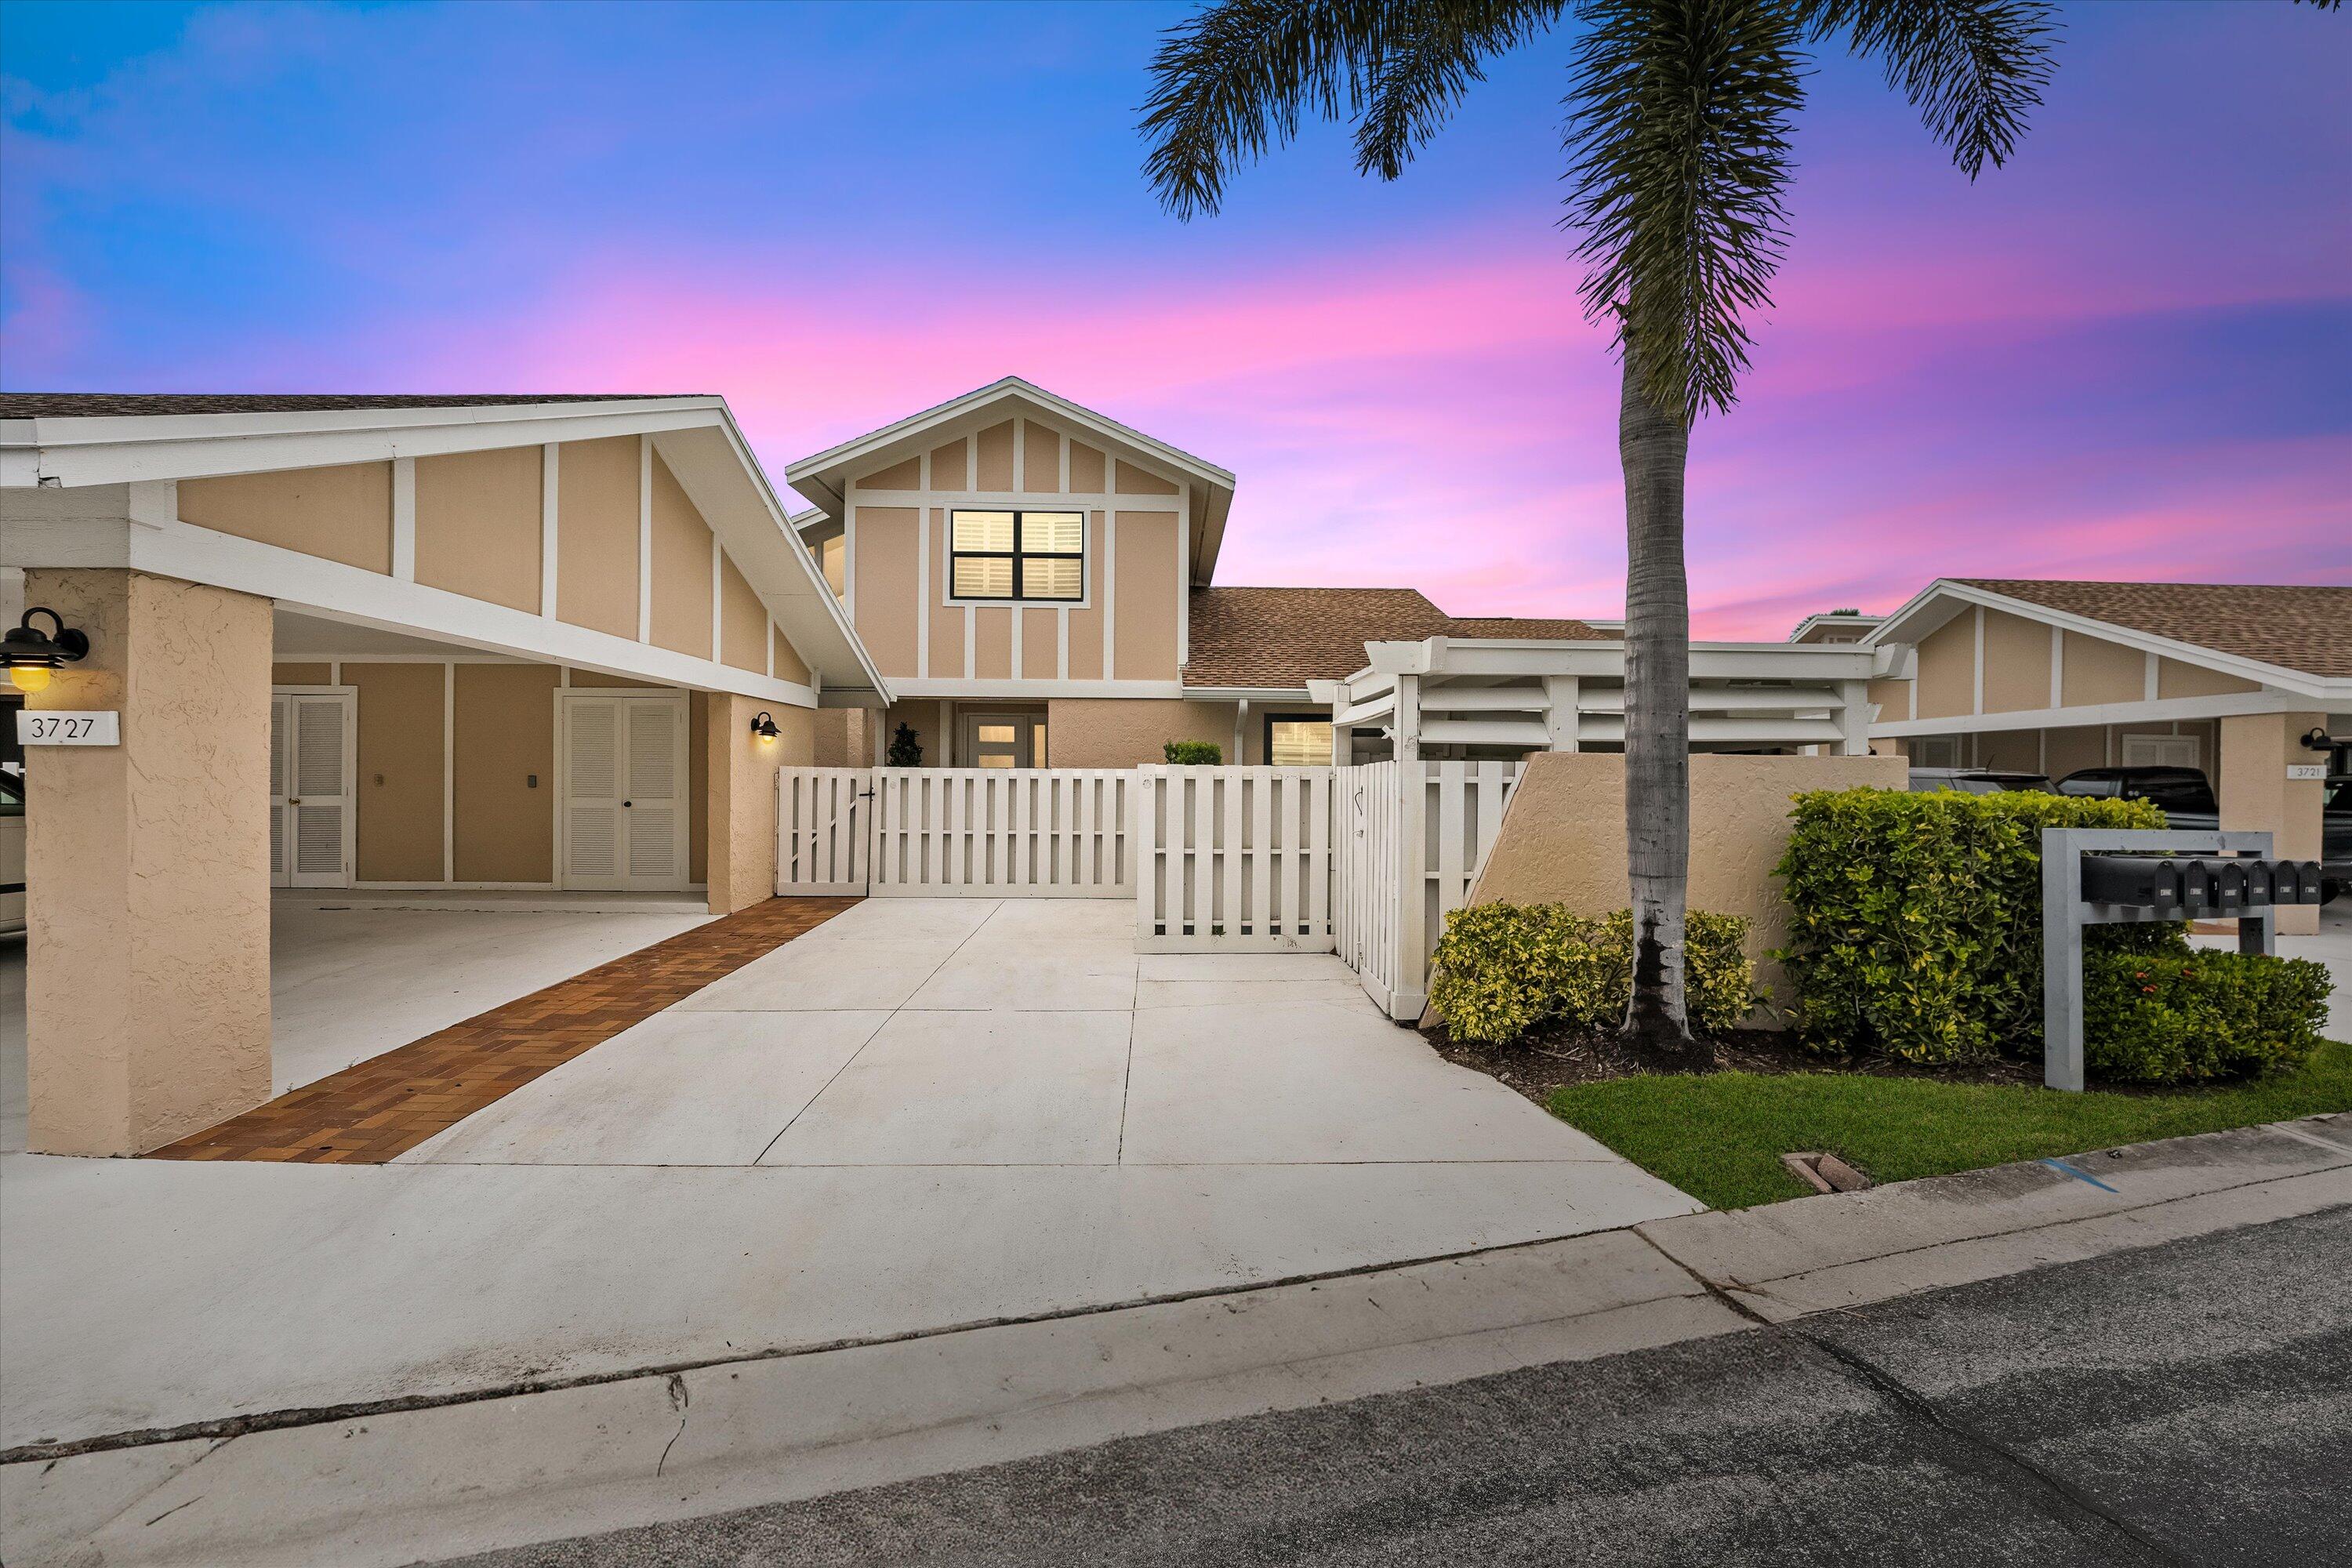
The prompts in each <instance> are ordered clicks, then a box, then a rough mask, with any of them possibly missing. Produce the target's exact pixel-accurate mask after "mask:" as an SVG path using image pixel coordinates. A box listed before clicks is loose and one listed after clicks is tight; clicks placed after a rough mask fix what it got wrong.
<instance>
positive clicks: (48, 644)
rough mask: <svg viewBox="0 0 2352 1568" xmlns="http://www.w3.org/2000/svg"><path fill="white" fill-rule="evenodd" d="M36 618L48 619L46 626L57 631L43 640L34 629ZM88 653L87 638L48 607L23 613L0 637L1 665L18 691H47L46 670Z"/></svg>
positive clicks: (35, 607) (37, 606)
mask: <svg viewBox="0 0 2352 1568" xmlns="http://www.w3.org/2000/svg"><path fill="white" fill-rule="evenodd" d="M34 616H48V617H49V625H50V626H54V627H56V628H57V629H56V630H55V631H54V632H52V633H50V634H49V635H47V636H46V637H44V636H43V635H42V634H41V633H40V632H39V631H37V630H36V629H35V628H34V626H33V617H34ZM88 652H89V635H88V634H87V633H84V632H79V631H76V630H75V629H74V628H73V627H71V626H67V625H66V623H65V617H64V616H60V615H58V613H57V612H56V611H55V610H52V609H50V608H49V607H48V606H47V605H34V606H33V607H32V608H31V609H29V610H26V612H25V613H24V615H23V616H20V617H18V619H17V621H16V626H15V627H14V628H13V629H12V630H11V631H10V632H9V633H8V635H7V636H6V637H0V666H5V667H6V668H7V671H8V679H9V680H10V681H11V682H12V683H13V684H14V685H15V686H16V689H17V690H19V691H44V690H47V689H48V684H49V671H51V670H53V669H55V668H58V666H59V665H61V664H68V663H71V662H73V661H74V660H76V659H79V658H81V657H82V656H83V655H84V654H87V653H88Z"/></svg>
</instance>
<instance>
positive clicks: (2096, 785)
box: [2058, 767, 2221, 832]
mask: <svg viewBox="0 0 2352 1568" xmlns="http://www.w3.org/2000/svg"><path fill="white" fill-rule="evenodd" d="M2058 793H2059V794H2060V795H2097V796H2101V797H2103V798H2105V799H2107V800H2144V801H2147V802H2148V803H2149V804H2151V805H2159V806H2162V807H2163V808H2164V816H2165V820H2166V821H2168V822H2169V823H2170V824H2171V825H2172V826H2175V827H2179V828H2187V829H2192V830H2195V831H2199V832H2205V831H2210V830H2211V829H2214V828H2218V827H2220V826H2221V805H2220V803H2219V802H2217V801H2216V800H2214V798H2213V784H2212V781H2211V780H2210V779H2208V778H2207V777H2206V776H2205V773H2204V770H2203V769H2201V768H2153V767H2151V768H2077V769H2075V770H2074V772H2073V773H2068V774H2067V775H2066V776H2065V777H2064V778H2063V779H2060V780H2059V781H2058Z"/></svg>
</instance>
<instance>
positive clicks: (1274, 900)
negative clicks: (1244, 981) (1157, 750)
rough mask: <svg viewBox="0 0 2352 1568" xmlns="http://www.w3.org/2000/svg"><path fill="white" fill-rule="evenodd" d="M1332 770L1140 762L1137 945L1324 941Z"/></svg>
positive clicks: (1177, 948)
mask: <svg viewBox="0 0 2352 1568" xmlns="http://www.w3.org/2000/svg"><path fill="white" fill-rule="evenodd" d="M1331 773H1332V770H1331V769H1329V768H1328V767H1320V768H1275V767H1141V768H1138V769H1137V770H1136V790H1137V795H1136V800H1135V813H1136V816H1135V827H1136V854H1135V864H1136V879H1135V933H1136V935H1135V940H1136V945H1137V947H1138V948H1139V949H1140V950H1141V951H1143V952H1202V951H1215V952H1246V951H1255V952H1282V951H1293V952H1297V951H1304V952H1329V951H1331Z"/></svg>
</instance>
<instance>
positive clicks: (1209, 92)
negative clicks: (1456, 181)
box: [1141, 0, 1572, 218]
mask: <svg viewBox="0 0 2352 1568" xmlns="http://www.w3.org/2000/svg"><path fill="white" fill-rule="evenodd" d="M1570 4H1572V0H1219V3H1218V4H1216V5H1210V6H1208V7H1206V8H1204V9H1203V10H1202V11H1201V12H1199V13H1198V14H1197V15H1195V16H1192V17H1190V18H1188V19H1187V20H1185V21H1183V22H1181V23H1179V24H1178V25H1177V26H1173V27H1171V28H1170V29H1169V30H1168V31H1167V33H1166V34H1165V35H1163V36H1162V37H1161V40H1160V50H1159V52H1158V54H1156V55H1155V56H1154V57H1153V58H1152V62H1151V78H1152V89H1151V96H1150V99H1148V100H1146V101H1145V103H1144V108H1143V121H1142V125H1141V129H1142V132H1143V136H1144V141H1145V143H1146V145H1147V146H1148V147H1149V148H1150V153H1149V154H1148V155H1147V156H1146V158H1145V160H1144V173H1145V175H1146V176H1147V177H1148V178H1149V179H1150V183H1151V188H1152V189H1153V191H1155V192H1156V193H1157V194H1158V195H1159V197H1160V204H1161V205H1164V206H1166V207H1167V208H1168V209H1169V210H1170V211H1171V212H1173V213H1174V214H1176V216H1179V217H1182V218H1190V217H1192V216H1194V215H1196V214H1199V213H1204V212H1214V211H1215V210H1216V208H1217V205H1218V204H1219V202H1220V201H1221V200H1222V199H1223V195H1224V185H1225V180H1226V179H1227V177H1228V176H1229V175H1230V174H1232V172H1233V170H1234V167H1235V166H1236V165H1238V164H1242V163H1254V162H1255V161H1256V160H1257V159H1259V158H1262V157H1264V156H1265V153H1267V151H1268V150H1269V149H1270V148H1272V147H1273V146H1275V145H1276V144H1277V143H1279V142H1287V141H1289V140H1290V139H1291V138H1293V137H1295V136H1297V134H1298V125H1299V121H1300V119H1301V117H1302V116H1304V115H1306V114H1309V113H1312V114H1316V115H1319V116H1321V117H1322V118H1324V119H1327V120H1336V119H1339V118H1341V117H1343V116H1345V117H1348V118H1351V119H1352V118H1355V117H1357V116H1361V120H1360V123H1359V124H1358V126H1357V132H1356V148H1357V166H1358V168H1359V169H1360V171H1362V172H1364V173H1366V174H1380V175H1381V177H1382V178H1384V179H1394V178H1396V176H1397V175H1398V174H1401V173H1402V172H1403V169H1404V165H1405V164H1406V163H1410V162H1411V161H1412V155H1413V153H1414V152H1415V151H1417V150H1418V149H1419V147H1420V145H1421V143H1422V142H1423V141H1425V140H1427V139H1428V137H1429V136H1430V135H1431V133H1432V132H1434V131H1435V130H1436V129H1437V128H1438V126H1440V125H1441V124H1443V123H1444V120H1445V116H1446V115H1447V113H1448V112H1449V111H1451V110H1452V109H1453V107H1454V104H1455V103H1456V102H1458V101H1459V100H1461V97H1462V95H1463V93H1464V91H1465V90H1466V89H1468V87H1469V85H1470V84H1471V83H1473V82H1475V81H1479V80H1482V79H1484V78H1483V74H1482V68H1481V62H1482V61H1483V60H1484V59H1485V58H1486V57H1488V56H1490V55H1493V54H1496V53H1499V52H1500V51H1502V50H1504V49H1507V48H1510V47H1514V46H1516V45H1517V44H1520V43H1524V42H1526V41H1527V40H1528V39H1529V38H1531V37H1535V36H1536V35H1537V34H1538V33H1540V32H1542V31H1543V30H1544V29H1545V28H1547V27H1549V26H1551V24H1552V23H1553V22H1554V21H1556V20H1558V19H1559V16H1560V14H1561V13H1562V12H1563V11H1565V10H1566V9H1568V7H1569V6H1570Z"/></svg>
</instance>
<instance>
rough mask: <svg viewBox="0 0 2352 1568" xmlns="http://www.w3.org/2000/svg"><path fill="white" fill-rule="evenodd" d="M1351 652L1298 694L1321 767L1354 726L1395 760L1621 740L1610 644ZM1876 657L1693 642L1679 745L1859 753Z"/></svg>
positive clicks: (1447, 641) (1619, 683) (1619, 693)
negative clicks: (1322, 721) (1308, 709)
mask: <svg viewBox="0 0 2352 1568" xmlns="http://www.w3.org/2000/svg"><path fill="white" fill-rule="evenodd" d="M1364 651H1365V653H1366V655H1367V657H1368V658H1370V663H1369V664H1368V665H1367V666H1366V667H1365V668H1362V669H1360V670H1358V671H1357V672H1356V673H1355V674H1354V675H1351V676H1349V678H1348V679H1345V680H1325V681H1315V682H1312V683H1311V684H1310V687H1309V689H1310V691H1311V693H1312V695H1313V697H1314V700H1316V701H1317V702H1318V704H1321V705H1323V706H1326V707H1328V708H1329V709H1330V710H1331V725H1332V729H1331V736H1332V739H1331V752H1332V761H1333V762H1334V763H1347V762H1349V760H1350V756H1351V753H1350V747H1351V746H1352V731H1357V730H1363V729H1379V730H1381V731H1384V732H1385V733H1387V734H1388V735H1389V736H1390V737H1391V739H1392V741H1393V742H1394V745H1395V755H1396V757H1397V758H1398V760H1400V761H1410V760H1412V759H1414V758H1419V757H1424V756H1426V757H1438V758H1442V757H1446V756H1453V755H1457V754H1460V753H1461V752H1464V751H1466V750H1471V749H1486V750H1493V749H1502V750H1518V751H1549V752H1575V751H1582V750H1585V749H1587V748H1591V747H1603V746H1605V747H1612V748H1614V747H1618V746H1622V745H1623V744H1624V741H1625V645H1624V644H1623V643H1622V642H1591V641H1566V640H1543V641H1536V640H1515V639H1496V638H1475V637H1431V638H1429V639H1428V640H1426V641H1423V642H1370V643H1366V644H1365V645H1364ZM1880 657H1881V656H1880V655H1879V653H1878V652H1877V650H1874V649H1873V648H1869V647H1857V646H1854V645H1851V644H1799V643H1693V644H1692V645H1691V656H1690V663H1691V679H1690V712H1691V728H1690V738H1691V745H1692V748H1693V749H1694V750H1706V751H1745V750H1755V749H1762V748H1771V749H1776V750H1780V749H1785V750H1789V751H1802V750H1810V749H1818V750H1821V751H1824V752H1834V753H1835V754H1837V755H1841V756H1867V755H1868V754H1869V752H1870V720H1871V708H1870V701H1869V685H1870V680H1871V679H1872V677H1873V676H1874V674H1879V673H1883V671H1880V670H1878V669H1877V668H1875V667H1876V664H1877V661H1878V659H1879V658H1880Z"/></svg>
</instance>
